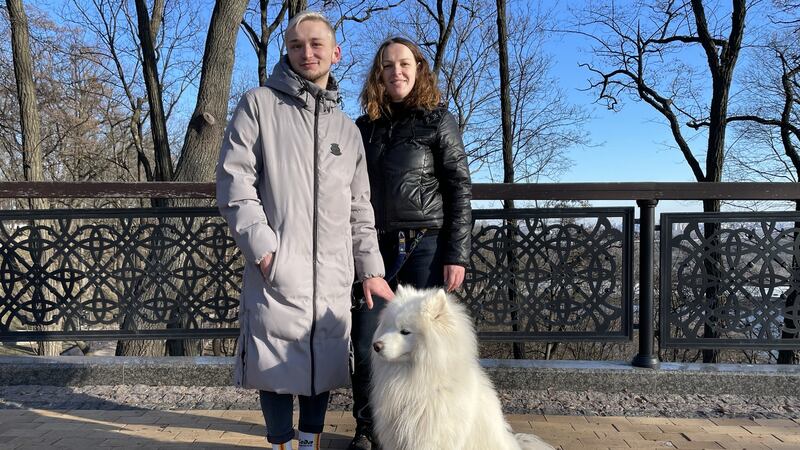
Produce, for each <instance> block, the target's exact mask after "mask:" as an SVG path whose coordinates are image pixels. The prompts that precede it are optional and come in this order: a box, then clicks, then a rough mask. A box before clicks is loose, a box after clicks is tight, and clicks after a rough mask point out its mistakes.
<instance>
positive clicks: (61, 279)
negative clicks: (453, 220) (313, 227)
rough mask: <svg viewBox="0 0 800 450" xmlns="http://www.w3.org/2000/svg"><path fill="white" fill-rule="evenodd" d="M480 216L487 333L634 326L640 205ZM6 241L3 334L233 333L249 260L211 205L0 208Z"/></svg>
mask: <svg viewBox="0 0 800 450" xmlns="http://www.w3.org/2000/svg"><path fill="white" fill-rule="evenodd" d="M498 219H500V220H499V223H493V222H497V221H498ZM475 220H476V221H477V222H478V225H477V226H476V227H475V230H476V231H475V236H474V240H473V252H472V263H471V266H470V267H469V270H468V275H467V279H466V282H465V286H464V289H463V291H462V293H461V296H462V298H463V300H464V301H465V302H466V304H467V305H468V306H469V308H470V310H471V311H472V312H473V313H474V314H475V316H476V317H477V319H478V323H479V326H480V330H481V332H480V334H481V337H482V338H483V339H491V340H517V341H519V340H535V339H563V340H570V339H592V340H619V339H629V338H630V336H631V330H632V323H631V311H632V300H631V273H630V270H631V267H632V265H631V261H630V260H631V256H632V247H631V243H632V230H633V228H632V223H633V209H632V208H605V209H604V208H581V209H552V210H548V209H536V210H533V209H523V210H514V211H513V212H508V211H502V210H483V211H482V210H477V211H476V212H475ZM512 224H513V225H512ZM0 242H3V244H4V245H3V250H2V252H0V280H2V282H0V339H3V340H10V339H15V340H32V339H45V340H58V339H70V338H72V339H74V338H81V339H109V338H110V339H120V338H138V339H144V338H147V339H153V338H165V337H178V336H180V337H222V336H235V335H236V332H237V329H236V328H232V327H235V326H236V325H237V312H238V296H239V292H240V286H241V271H242V264H243V263H242V260H241V257H240V254H239V252H238V251H237V249H236V246H235V243H234V242H233V239H232V238H231V237H230V235H229V231H228V227H227V226H226V225H225V223H224V221H222V219H221V218H220V217H219V215H218V212H217V210H216V209H214V208H152V209H97V210H51V211H36V212H31V211H13V212H0ZM509 257H511V259H509ZM510 260H511V261H512V263H509V261H510ZM13 324H16V325H18V326H21V327H22V328H31V327H36V326H40V325H54V324H60V325H59V327H58V328H59V330H58V331H33V330H23V331H18V330H17V331H12V330H11V327H12V325H13ZM187 328H188V329H187ZM209 333H211V334H209Z"/></svg>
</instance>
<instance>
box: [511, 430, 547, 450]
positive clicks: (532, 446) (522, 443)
mask: <svg viewBox="0 0 800 450" xmlns="http://www.w3.org/2000/svg"><path fill="white" fill-rule="evenodd" d="M514 438H516V440H517V442H518V443H519V447H520V448H521V449H522V450H554V449H553V446H552V445H550V444H548V443H547V442H545V441H543V440H542V438H540V437H539V436H536V435H535V434H525V433H517V434H515V435H514Z"/></svg>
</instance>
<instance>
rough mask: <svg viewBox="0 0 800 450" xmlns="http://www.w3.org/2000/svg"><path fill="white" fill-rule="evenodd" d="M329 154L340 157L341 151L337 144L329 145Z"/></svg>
mask: <svg viewBox="0 0 800 450" xmlns="http://www.w3.org/2000/svg"><path fill="white" fill-rule="evenodd" d="M331 153H333V154H334V156H340V155H341V154H342V149H340V148H339V144H337V143H335V142H334V143H333V144H331Z"/></svg>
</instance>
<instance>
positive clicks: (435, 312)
mask: <svg viewBox="0 0 800 450" xmlns="http://www.w3.org/2000/svg"><path fill="white" fill-rule="evenodd" d="M422 310H423V311H424V312H425V314H427V315H428V316H430V317H431V318H433V319H436V318H437V317H439V316H441V315H442V314H443V313H445V312H447V293H446V292H445V291H444V289H437V290H436V292H434V293H433V295H431V296H429V297H428V298H426V299H425V301H424V302H423V303H422Z"/></svg>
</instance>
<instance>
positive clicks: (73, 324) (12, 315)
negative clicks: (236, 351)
mask: <svg viewBox="0 0 800 450" xmlns="http://www.w3.org/2000/svg"><path fill="white" fill-rule="evenodd" d="M0 243H2V244H1V245H2V247H0V248H2V250H0V340H10V339H14V340H30V339H46V340H59V339H75V338H80V339H108V338H111V339H119V338H139V339H143V338H148V339H153V338H165V337H188V336H195V337H199V336H205V337H215V336H217V337H218V336H235V335H236V330H235V329H227V330H226V329H224V327H231V326H235V325H236V322H237V313H238V303H239V300H238V296H239V289H240V286H241V269H242V262H241V258H240V257H239V252H238V250H237V249H236V246H235V243H234V241H233V239H232V238H231V237H230V234H229V232H228V227H227V225H226V224H225V222H224V221H223V220H222V219H221V218H220V217H219V213H218V212H217V210H216V209H214V208H148V209H94V210H49V211H5V212H0ZM54 324H59V326H58V327H57V328H58V329H59V330H58V331H41V330H39V331H34V330H31V329H30V328H32V327H36V326H40V325H54ZM12 326H18V327H20V328H23V331H12ZM220 327H223V328H222V329H220ZM26 328H27V330H24V329H26Z"/></svg>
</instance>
